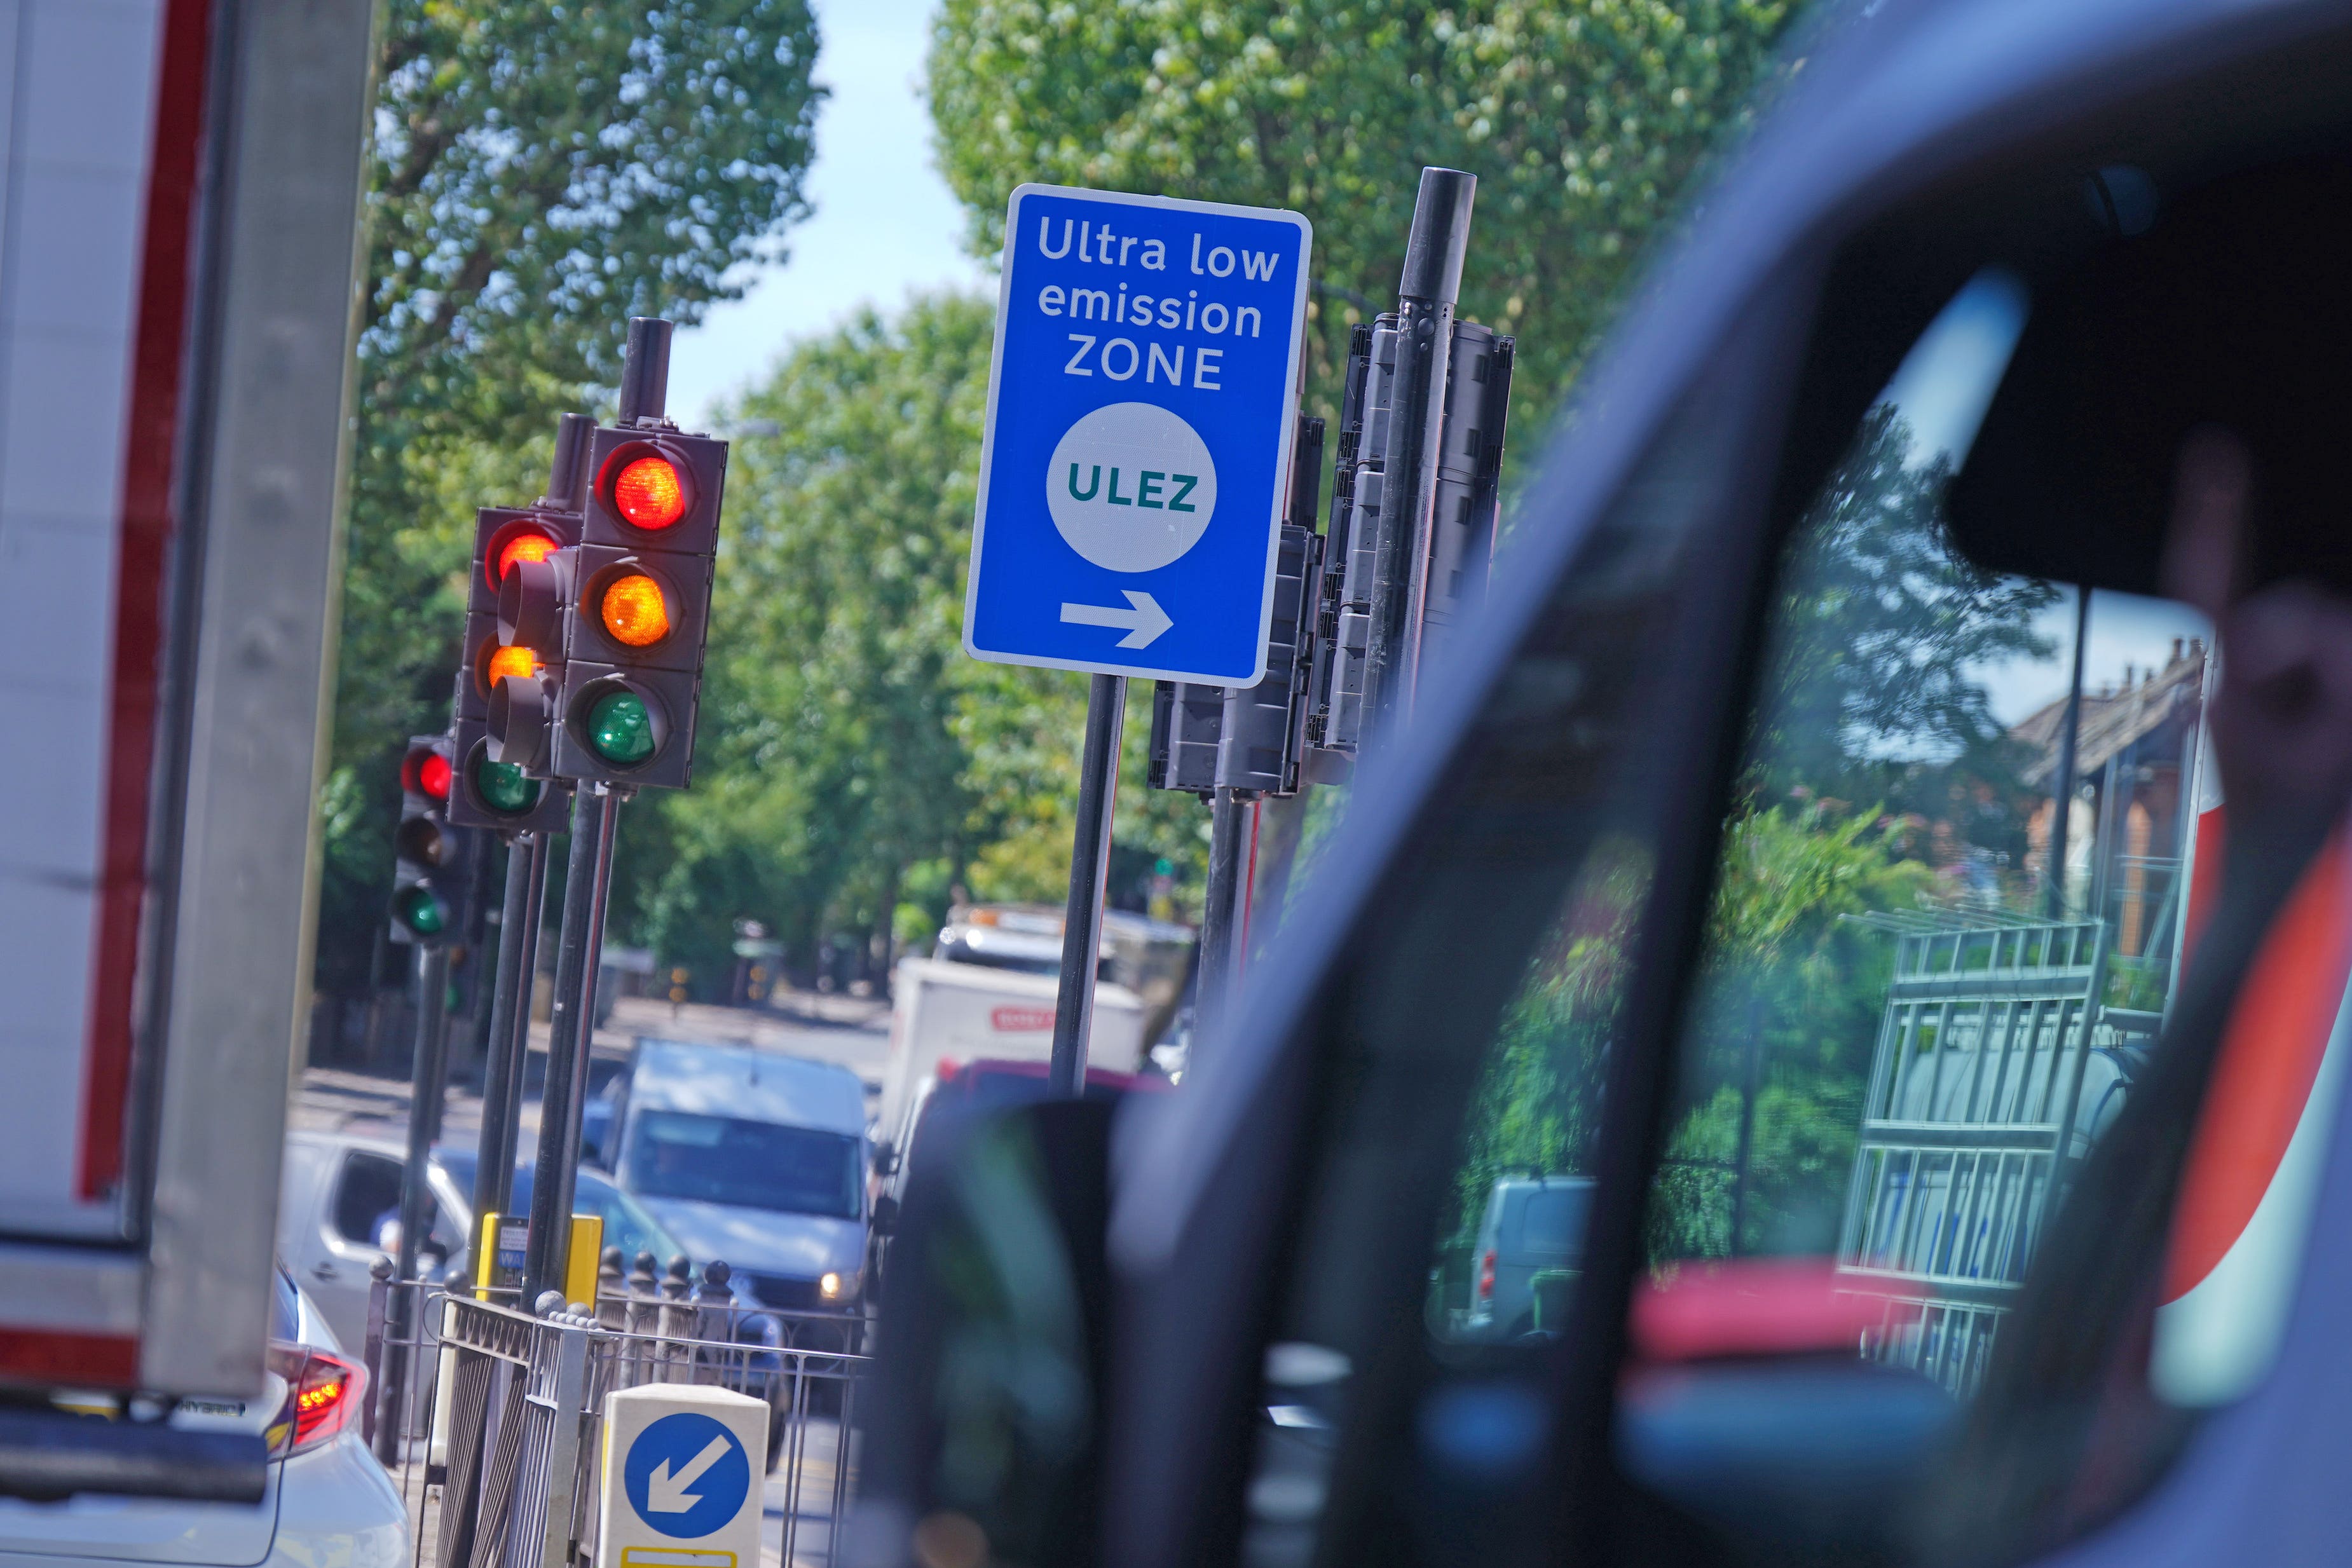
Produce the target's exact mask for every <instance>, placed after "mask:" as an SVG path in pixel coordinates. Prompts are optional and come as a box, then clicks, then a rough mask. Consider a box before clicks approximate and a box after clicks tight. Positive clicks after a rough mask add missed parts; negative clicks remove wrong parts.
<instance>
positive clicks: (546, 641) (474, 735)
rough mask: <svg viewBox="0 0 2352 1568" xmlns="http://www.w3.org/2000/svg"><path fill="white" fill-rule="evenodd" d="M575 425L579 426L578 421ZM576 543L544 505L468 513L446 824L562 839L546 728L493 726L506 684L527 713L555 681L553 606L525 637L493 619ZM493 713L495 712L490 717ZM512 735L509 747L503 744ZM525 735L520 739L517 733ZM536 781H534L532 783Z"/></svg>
mask: <svg viewBox="0 0 2352 1568" xmlns="http://www.w3.org/2000/svg"><path fill="white" fill-rule="evenodd" d="M583 423H584V422H583ZM579 539H580V517H579V514H578V513H576V512H566V511H562V510H559V509H556V508H554V507H550V506H548V505H547V504H546V503H545V502H544V501H542V503H541V505H540V506H537V507H525V508H516V507H483V508H482V509H481V510H480V511H479V512H478V513H476V514H475V520H474V559H473V564H472V566H471V567H470V569H469V570H468V574H467V581H468V583H469V585H470V588H469V592H468V594H467V606H466V643H465V657H464V660H463V661H462V664H461V665H460V667H459V669H458V671H457V737H456V745H455V747H454V751H453V760H454V763H455V768H456V785H455V788H454V789H453V790H452V792H451V796H450V801H449V820H450V821H452V822H454V823H457V824H458V825H460V826H463V827H469V828H495V829H498V830H500V831H507V832H519V831H542V832H561V831H562V830H563V826H564V823H565V821H566V819H567V817H568V815H569V812H568V810H567V799H566V794H565V791H564V790H562V789H560V788H558V787H556V786H554V785H552V784H551V783H550V782H548V780H547V779H545V778H544V774H545V771H546V763H547V746H546V727H545V726H544V725H543V724H542V725H540V726H538V727H536V728H533V727H530V726H529V725H525V726H522V727H520V728H518V727H514V726H512V724H511V721H508V722H504V723H501V722H497V720H498V719H499V718H501V717H503V716H505V715H506V714H508V713H509V712H511V710H512V709H513V707H514V706H515V704H514V702H513V700H512V697H511V695H509V692H508V691H507V690H506V687H507V684H508V682H509V680H511V681H512V682H513V683H514V684H515V685H516V686H517V687H518V688H520V690H521V691H522V692H523V693H524V703H523V706H525V708H526V709H529V708H530V707H532V706H534V705H535V706H537V707H539V708H544V707H546V706H549V705H551V703H552V701H553V695H552V694H553V688H554V685H555V683H556V682H558V681H560V680H561V679H562V671H563V658H562V649H563V637H562V632H563V628H562V614H561V604H560V601H557V600H556V599H555V596H554V595H553V594H552V592H550V594H549V599H550V602H551V606H552V608H553V613H552V614H551V616H550V617H546V618H543V623H542V624H540V625H536V626H533V627H531V628H529V630H530V631H531V632H533V633H535V634H533V635H528V636H521V637H517V636H511V635H509V634H508V633H507V628H506V627H505V625H504V624H503V623H502V622H501V621H500V619H499V605H500V602H501V600H502V598H503V597H504V595H505V592H506V591H507V589H508V587H509V584H510V583H515V582H516V581H517V580H519V579H520V578H522V577H523V576H525V575H526V574H531V575H534V576H537V577H541V578H544V577H549V576H551V575H552V574H553V573H555V572H556V571H557V570H560V563H561V562H562V560H563V559H564V552H565V551H567V550H569V549H573V548H574V547H576V546H577V545H578V543H579ZM493 709H497V710H499V711H498V714H497V715H495V716H494V714H493ZM509 730H512V731H513V743H512V744H507V742H508V740H509ZM526 732H527V733H526ZM534 775H538V777H534Z"/></svg>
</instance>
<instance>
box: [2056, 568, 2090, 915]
mask: <svg viewBox="0 0 2352 1568" xmlns="http://www.w3.org/2000/svg"><path fill="white" fill-rule="evenodd" d="M2090 632H2091V588H2090V584H2088V583H2077V584H2076V585H2075V588H2074V684H2073V685H2069V686H2068V687H2067V688H2066V728H2065V732H2064V733H2063V735H2062V736H2061V737H2059V741H2058V771H2057V772H2056V773H2055V774H2054V775H2053V776H2052V778H2051V780H2050V806H2051V810H2050V888H2049V896H2048V898H2047V900H2046V901H2045V902H2046V904H2047V907H2048V911H2049V915H2050V918H2051V919H2053V920H2063V919H2064V918H2065V917H2066V829H2067V826H2068V823H2069V821H2071V820H2072V819H2073V817H2074V748H2075V744H2076V742H2077V741H2079V740H2080V739H2081V737H2082V733H2083V645H2084V643H2087V642H2089V641H2090Z"/></svg>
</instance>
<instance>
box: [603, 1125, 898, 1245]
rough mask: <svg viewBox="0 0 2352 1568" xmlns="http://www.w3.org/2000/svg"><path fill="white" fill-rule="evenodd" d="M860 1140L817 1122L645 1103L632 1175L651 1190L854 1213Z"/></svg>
mask: <svg viewBox="0 0 2352 1568" xmlns="http://www.w3.org/2000/svg"><path fill="white" fill-rule="evenodd" d="M857 1145H858V1140H857V1139H856V1138H855V1137H852V1136H849V1135H847V1134H841V1133H827V1132H821V1131H818V1130H817V1129H815V1128H811V1127H787V1126H783V1125H781V1124H777V1123H773V1122H751V1121H745V1120H743V1119H741V1118H740V1117H734V1116H705V1115H700V1114H698V1113H692V1112H686V1111H646V1112H643V1113H640V1114H639V1115H638V1116H637V1118H636V1120H635V1124H634V1125H633V1126H632V1127H631V1129H630V1134H629V1154H628V1171H629V1176H628V1182H629V1186H630V1189H631V1190H632V1191H634V1192H636V1193H638V1194H639V1195H641V1196H643V1197H668V1198H687V1199H693V1200H698V1201H700V1202H705V1203H724V1204H736V1205H740V1206H742V1207H748V1208H771V1209H779V1210H782V1211H785V1212H788V1213H794V1214H819V1215H830V1216H835V1217H837V1218H851V1219H854V1218H856V1217H857V1214H858V1212H859V1207H860V1202H861V1197H862V1191H863V1188H864V1185H865V1182H864V1173H863V1172H862V1171H861V1170H860V1169H859V1163H860V1162H859V1160H858V1147H857Z"/></svg>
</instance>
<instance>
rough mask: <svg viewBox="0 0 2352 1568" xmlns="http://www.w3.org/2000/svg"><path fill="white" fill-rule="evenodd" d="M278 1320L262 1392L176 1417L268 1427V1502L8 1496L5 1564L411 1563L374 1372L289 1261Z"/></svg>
mask: <svg viewBox="0 0 2352 1568" xmlns="http://www.w3.org/2000/svg"><path fill="white" fill-rule="evenodd" d="M270 1317H271V1322H270V1330H269V1333H270V1340H269V1361H268V1364H269V1373H268V1381H267V1383H266V1385H264V1388H263V1390H262V1392H261V1394H260V1395H259V1396H257V1398H254V1399H252V1400H211V1399H205V1400H185V1401H183V1402H182V1403H181V1404H180V1406H179V1407H178V1408H177V1409H175V1410H174V1411H173V1413H172V1415H171V1416H170V1417H169V1420H170V1422H171V1424H172V1425H173V1426H174V1427H183V1428H185V1429H189V1430H211V1431H239V1432H258V1433H261V1434H263V1435H265V1436H267V1437H268V1438H269V1440H270V1445H271V1454H272V1458H271V1459H270V1463H269V1477H268V1490H266V1491H265V1492H264V1493H263V1494H262V1499H261V1500H260V1501H259V1502H257V1503H226V1502H192V1501H187V1500H180V1499H166V1498H129V1497H107V1496H100V1495H96V1494H84V1495H81V1496H78V1497H73V1498H68V1499H66V1500H62V1501H58V1502H28V1501H24V1500H18V1499H15V1498H5V1499H0V1563H4V1564H25V1565H26V1568H30V1565H31V1564H34V1563H45V1564H54V1563H56V1562H57V1561H58V1559H61V1558H63V1559H79V1560H94V1561H108V1562H116V1563H174V1564H191V1565H193V1564H217V1565H220V1568H228V1565H230V1564H236V1565H238V1568H247V1565H253V1564H259V1565H261V1568H280V1565H283V1568H316V1565H317V1564H320V1563H335V1564H337V1565H338V1568H409V1564H410V1563H411V1560H412V1558H413V1555H414V1552H413V1550H412V1546H411V1542H410V1539H409V1530H408V1519H407V1514H406V1512H405V1511H404V1509H403V1508H402V1506H401V1500H400V1494H399V1493H398V1492H397V1491H395V1490H394V1488H393V1484H392V1480H391V1478H390V1477H388V1476H386V1475H385V1474H384V1472H383V1466H381V1465H379V1464H377V1463H376V1461H375V1457H374V1456H373V1454H371V1453H370V1452H369V1451H368V1448H367V1445H366V1444H365V1443H363V1442H362V1441H361V1439H360V1420H359V1415H360V1411H361V1409H362V1406H363V1405H364V1404H365V1402H366V1399H367V1396H368V1379H367V1374H366V1373H365V1371H364V1370H363V1369H362V1367H361V1366H360V1364H359V1363H358V1361H357V1360H356V1358H355V1357H353V1356H352V1355H350V1354H346V1353H345V1352H344V1350H343V1344H342V1341H341V1339H339V1338H338V1336H337V1335H336V1333H335V1331H334V1329H333V1327H332V1326H331V1324H330V1323H329V1322H328V1321H327V1319H326V1317H325V1315H324V1314H322V1313H321V1312H320V1311H319V1308H318V1305H317V1303H315V1302H314V1301H310V1300H308V1299H306V1298H305V1297H304V1295H303V1293H302V1291H300V1290H299V1289H298V1288H297V1287H296V1285H295V1283H294V1280H293V1277H292V1276H291V1275H290V1274H289V1273H288V1272H287V1271H286V1270H285V1268H284V1266H283V1265H282V1264H281V1265H280V1267H279V1268H278V1270H277V1278H276V1281H275V1288H274V1289H273V1290H272V1291H271V1296H270ZM58 1403H60V1404H62V1405H64V1406H66V1407H67V1408H68V1409H73V1410H81V1411H85V1412H87V1413H89V1414H90V1415H92V1416H94V1417H96V1416H103V1415H107V1414H110V1413H111V1411H110V1402H108V1401H105V1400H103V1399H101V1398H99V1397H97V1396H91V1398H89V1400H87V1401H85V1400H84V1399H82V1398H81V1397H79V1396H65V1397H63V1398H61V1399H60V1400H59V1401H58Z"/></svg>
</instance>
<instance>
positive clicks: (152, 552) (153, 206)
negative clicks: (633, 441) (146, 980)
mask: <svg viewBox="0 0 2352 1568" xmlns="http://www.w3.org/2000/svg"><path fill="white" fill-rule="evenodd" d="M211 12H212V5H211V0H165V5H164V7H163V47H162V50H161V59H160V62H159V65H158V68H157V71H156V97H155V132H154V143H153V150H152V157H151V159H150V162H149V165H148V172H147V213H146V222H145V235H144V243H143V246H142V256H141V264H140V271H139V317H138V328H137V333H136V336H135V337H134V339H133V340H132V353H131V395H130V400H129V403H128V409H127V418H126V420H125V425H124V428H125V433H126V440H125V443H124V446H125V453H124V460H123V483H122V532H121V544H120V551H119V554H118V556H117V559H116V563H115V591H114V658H113V669H112V672H111V676H110V678H111V683H112V689H111V691H110V694H109V695H110V703H109V714H108V724H107V768H106V806H105V812H104V816H103V819H102V822H101V828H100V831H101V833H102V847H101V849H100V863H99V898H98V941H97V946H96V952H95V961H94V962H93V963H92V965H91V967H90V975H91V988H92V995H91V998H90V1026H89V1055H88V1061H89V1066H88V1074H89V1076H88V1078H87V1080H86V1081H85V1082H84V1084H83V1087H82V1128H81V1141H80V1150H79V1159H78V1161H77V1169H76V1171H75V1188H76V1190H77V1191H78V1192H79V1194H80V1196H81V1197H84V1198H89V1199H102V1198H104V1197H108V1196H109V1195H110V1193H111V1192H112V1191H113V1189H114V1187H115V1186H116V1185H117V1184H118V1183H120V1182H121V1179H122V1168H123V1132H124V1123H125V1118H126V1114H127V1111H128V1102H129V1096H130V1090H131V999H132V994H133V991H134V989H135V988H136V984H137V979H138V971H139V926H140V915H141V913H142V905H143V904H144V902H145V898H146V892H147V826H148V816H149V812H150V784H151V782H152V777H153V773H154V765H155V717H156V711H157V708H158V706H159V698H160V695H161V692H160V684H161V676H162V670H161V662H162V656H163V612H164V605H163V568H164V561H165V558H166V554H167V552H168V550H169V549H170V546H171V539H172V531H173V517H172V502H173V473H174V470H175V466H176V465H175V464H174V462H173V458H174V456H175V455H176V452H177V448H178V444H179V416H180V396H181V390H182V382H183V379H184V366H185V363H186V344H187V327H188V291H189V275H190V267H189V259H190V256H191V254H192V250H193V242H194V233H195V215H196V203H197V184H198V181H199V178H200V172H201V170H202V167H203V164H202V142H203V139H204V120H205V77H206V74H207V67H208V65H209V63H210V56H211V32H212V26H211V24H212V16H211ZM126 1343H127V1342H126ZM135 1348H136V1347H135V1346H134V1347H133V1350H134V1353H135ZM9 1365H10V1363H9V1362H8V1359H7V1356H6V1353H5V1341H0V1368H5V1367H7V1366H9ZM60 1375H63V1374H60Z"/></svg>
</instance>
